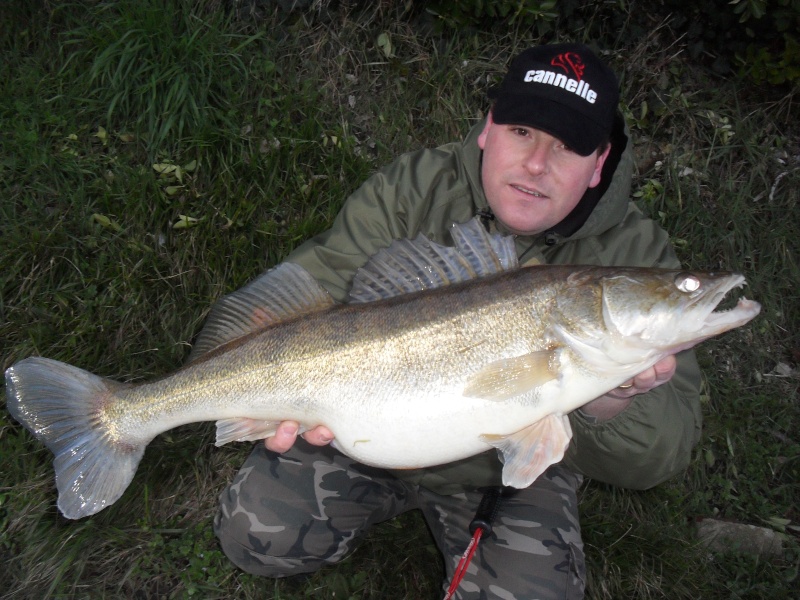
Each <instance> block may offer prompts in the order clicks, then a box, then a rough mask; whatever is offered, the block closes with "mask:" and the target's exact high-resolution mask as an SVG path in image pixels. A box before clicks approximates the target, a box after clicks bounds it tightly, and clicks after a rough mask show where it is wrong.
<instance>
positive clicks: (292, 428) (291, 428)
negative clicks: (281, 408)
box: [264, 421, 300, 454]
mask: <svg viewBox="0 0 800 600" xmlns="http://www.w3.org/2000/svg"><path fill="white" fill-rule="evenodd" d="M298 431H300V424H299V423H297V422H296V421H283V422H282V423H281V424H280V425H278V429H277V431H276V432H275V435H273V436H272V437H268V438H266V439H265V440H264V445H265V446H266V447H267V450H272V451H273V452H278V453H280V454H282V453H284V452H286V451H287V450H288V449H289V448H291V447H292V446H294V443H295V441H296V440H297V432H298Z"/></svg>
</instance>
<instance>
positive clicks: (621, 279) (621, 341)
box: [558, 268, 761, 367]
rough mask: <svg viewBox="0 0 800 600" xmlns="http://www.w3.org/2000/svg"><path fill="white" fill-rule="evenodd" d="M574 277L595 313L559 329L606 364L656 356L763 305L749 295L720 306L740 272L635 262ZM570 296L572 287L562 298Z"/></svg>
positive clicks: (729, 325)
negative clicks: (668, 267)
mask: <svg viewBox="0 0 800 600" xmlns="http://www.w3.org/2000/svg"><path fill="white" fill-rule="evenodd" d="M570 279H571V280H572V281H568V286H571V287H573V288H574V289H575V290H576V291H578V290H580V288H584V289H583V291H581V292H579V294H578V295H573V296H572V298H573V300H574V298H577V297H580V298H582V300H581V302H583V303H584V308H583V309H582V314H584V315H585V316H588V315H590V314H591V315H592V316H593V318H591V319H590V318H586V319H584V321H583V322H582V323H580V324H577V323H575V322H573V323H571V324H567V326H564V325H560V326H558V335H559V337H560V338H562V340H565V341H567V342H568V343H569V344H570V346H571V347H573V349H577V350H578V351H579V353H581V354H583V355H584V358H585V359H587V360H589V362H595V363H597V365H598V366H604V367H608V366H610V365H609V361H611V363H612V364H613V363H617V364H630V363H639V364H640V365H641V364H643V363H645V362H646V363H649V364H652V363H653V362H655V360H658V359H659V358H661V357H663V356H667V355H669V354H675V353H677V352H680V351H682V350H685V349H687V348H691V347H693V346H695V345H696V344H698V343H700V342H702V341H703V340H706V339H708V338H710V337H712V336H715V335H718V334H720V333H723V332H725V331H728V330H730V329H734V328H736V327H739V326H741V325H744V324H745V323H747V322H749V321H750V320H751V319H753V318H754V317H755V316H756V315H758V313H759V311H760V310H761V306H760V304H759V303H758V302H754V301H752V300H748V299H746V298H740V299H739V300H738V303H737V304H736V305H735V306H734V307H733V308H729V309H720V310H717V309H718V307H719V306H720V304H721V303H722V302H723V300H724V299H725V298H726V296H727V295H728V292H730V291H731V290H734V289H737V288H740V287H742V286H743V285H744V283H745V278H744V277H743V276H742V275H740V274H738V273H729V272H708V271H706V272H700V271H672V270H665V269H633V268H631V269H617V270H602V271H599V272H593V271H589V272H586V273H576V274H575V275H574V276H573V277H571V278H570ZM570 301H571V300H570V294H567V295H566V296H565V297H564V298H563V299H562V300H560V301H559V304H565V303H570ZM589 303H590V304H591V306H589ZM562 314H563V311H562ZM578 314H581V312H579V313H578ZM593 359H594V360H593ZM601 363H602V364H601Z"/></svg>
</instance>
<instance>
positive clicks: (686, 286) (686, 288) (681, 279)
mask: <svg viewBox="0 0 800 600" xmlns="http://www.w3.org/2000/svg"><path fill="white" fill-rule="evenodd" d="M675 285H676V286H677V287H678V289H679V290H680V291H682V292H696V291H697V290H698V289H700V280H699V279H698V278H697V277H695V276H694V275H692V274H691V273H679V274H678V275H677V276H676V277H675Z"/></svg>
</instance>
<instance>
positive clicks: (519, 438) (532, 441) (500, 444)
mask: <svg viewBox="0 0 800 600" xmlns="http://www.w3.org/2000/svg"><path fill="white" fill-rule="evenodd" d="M481 438H482V439H483V440H484V441H486V442H487V443H489V444H491V445H492V446H494V447H495V448H497V449H498V450H499V451H500V454H501V460H502V461H503V465H504V466H503V485H510V486H513V487H515V488H524V487H528V486H529V485H530V484H532V483H533V482H534V481H535V480H536V478H537V477H539V475H541V474H542V473H544V472H545V470H546V469H547V467H549V466H550V465H553V464H555V463H557V462H558V461H560V460H561V459H562V458H564V452H566V450H567V446H569V441H570V439H571V438H572V427H570V424H569V419H568V418H567V416H566V415H562V416H557V415H548V416H547V417H545V418H544V419H542V420H541V421H537V422H536V423H534V424H533V425H531V426H529V427H526V428H525V429H522V430H521V431H518V432H517V433H514V434H512V435H508V436H500V435H484V436H481Z"/></svg>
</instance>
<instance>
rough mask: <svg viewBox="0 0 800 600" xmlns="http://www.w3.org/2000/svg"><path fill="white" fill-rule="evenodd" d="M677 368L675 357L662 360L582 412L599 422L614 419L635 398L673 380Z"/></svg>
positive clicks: (586, 406)
mask: <svg viewBox="0 0 800 600" xmlns="http://www.w3.org/2000/svg"><path fill="white" fill-rule="evenodd" d="M676 368H677V362H676V361H675V356H673V355H671V356H667V357H665V358H662V359H661V360H660V361H658V362H657V363H656V364H654V365H653V366H652V367H650V368H649V369H645V370H644V371H642V372H641V373H639V374H638V375H636V376H635V377H633V378H632V379H630V380H628V381H627V382H625V383H623V384H622V385H621V386H619V387H617V388H614V389H613V390H611V391H609V392H607V393H606V394H604V395H602V396H600V397H599V398H597V399H596V400H592V401H591V402H589V403H587V404H585V405H584V406H583V408H581V412H583V413H584V414H586V415H589V416H590V417H594V418H595V419H597V420H598V421H607V420H608V419H612V418H614V417H616V416H617V415H618V414H619V413H621V412H622V411H623V410H625V409H626V408H628V406H630V404H631V401H632V398H633V397H634V396H638V395H639V394H645V393H647V392H649V391H650V390H652V389H654V388H657V387H658V386H660V385H663V384H665V383H667V382H668V381H669V380H670V379H672V376H673V375H674V374H675V370H676Z"/></svg>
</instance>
